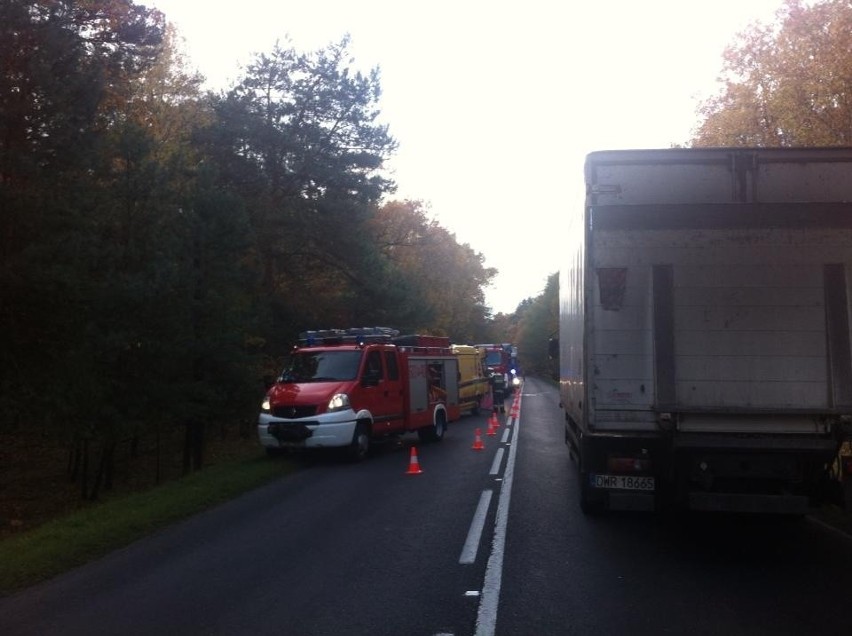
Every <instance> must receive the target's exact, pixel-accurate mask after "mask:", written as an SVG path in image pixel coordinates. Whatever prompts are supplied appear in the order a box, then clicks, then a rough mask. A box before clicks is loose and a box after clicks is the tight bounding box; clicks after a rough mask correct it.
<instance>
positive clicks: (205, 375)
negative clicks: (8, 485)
mask: <svg viewBox="0 0 852 636" xmlns="http://www.w3.org/2000/svg"><path fill="white" fill-rule="evenodd" d="M178 38H179V36H178V34H177V33H176V32H175V31H174V29H173V27H171V26H170V24H169V23H168V21H167V16H165V15H163V14H162V13H160V12H159V11H157V10H154V9H150V8H147V7H145V6H142V5H140V4H136V3H134V2H132V1H131V0H89V1H86V2H81V1H71V0H3V2H0V61H2V67H0V68H2V71H0V298H2V302H1V303H0V369H2V374H0V438H2V439H3V440H4V442H6V443H4V444H3V446H4V448H5V449H7V450H5V451H0V453H2V454H4V455H5V457H4V461H3V462H2V464H3V471H4V473H6V475H8V474H9V472H11V471H13V470H14V469H13V468H10V466H13V465H14V462H13V461H12V460H13V459H14V460H16V461H17V460H19V459H20V457H18V455H21V454H22V453H25V451H24V449H26V448H30V447H33V446H34V445H35V446H38V445H39V444H40V443H41V442H39V441H38V440H43V441H45V443H47V442H46V440H49V442H50V444H53V445H57V444H58V445H60V446H62V447H63V448H65V449H67V466H65V465H62V466H60V469H61V470H64V471H65V472H66V473H67V477H68V479H69V481H71V482H75V483H77V484H78V489H79V493H80V497H81V498H83V499H96V498H97V497H98V496H99V494H101V493H102V492H103V491H105V490H109V489H110V488H111V487H112V484H113V481H114V475H115V471H116V457H117V456H118V457H124V456H135V455H136V454H138V453H139V452H141V450H144V448H146V446H150V445H154V447H155V448H156V453H157V457H158V460H157V461H158V466H159V455H160V454H161V452H162V453H163V454H165V453H166V451H161V448H160V447H161V440H166V439H178V440H179V444H180V445H181V451H182V452H181V465H182V470H183V471H184V472H188V471H192V470H195V469H198V468H200V467H201V466H203V464H204V455H203V451H204V447H205V436H208V437H209V431H210V430H211V429H212V428H215V427H217V426H222V425H224V424H223V423H233V422H240V423H242V426H243V427H245V422H247V421H250V420H251V418H252V417H255V416H256V412H257V406H258V403H259V399H260V397H261V396H262V393H263V390H264V386H263V381H264V378H265V377H269V376H274V375H275V374H277V372H278V370H279V366H280V364H281V360H282V357H283V356H284V355H285V354H286V352H287V350H288V349H289V348H290V347H291V346H292V344H293V343H294V342H295V340H296V337H297V334H298V333H299V332H300V331H302V330H305V329H317V328H339V327H347V326H374V325H383V326H384V325H386V326H392V327H394V328H396V329H399V330H401V331H402V332H412V333H414V332H422V333H433V334H440V335H448V336H450V338H451V340H452V341H453V342H457V343H471V344H472V343H474V342H485V341H495V340H496V341H500V342H505V341H509V340H512V339H513V338H514V337H515V335H516V331H517V328H518V325H517V320H516V319H515V317H514V316H506V315H503V314H500V315H498V316H494V315H492V312H491V310H490V308H489V307H488V306H486V304H485V296H484V289H485V288H486V286H487V285H488V284H489V282H490V281H491V280H492V279H493V277H494V276H495V274H496V271H495V270H494V269H493V268H490V267H487V266H486V264H485V261H484V257H483V255H482V254H480V253H477V252H476V251H475V250H474V249H472V248H471V246H470V245H468V244H461V243H459V242H458V241H457V240H456V237H455V235H454V234H453V233H452V232H451V231H449V230H447V229H446V228H444V227H442V226H440V225H439V224H438V223H437V222H435V221H434V220H432V219H431V218H430V215H429V209H428V205H427V204H425V203H423V202H421V201H411V200H396V199H394V197H393V194H394V183H393V181H392V180H391V179H390V178H389V177H388V176H387V174H386V173H385V171H384V170H383V167H384V163H385V162H386V161H387V159H388V158H389V157H391V156H392V154H393V153H394V151H395V149H396V145H397V144H396V140H395V139H394V137H393V136H392V134H391V131H390V130H389V127H388V125H386V124H383V123H381V120H380V113H381V108H380V98H381V83H380V75H379V72H378V70H377V69H373V70H371V71H369V72H362V71H360V70H357V69H356V68H355V67H354V66H353V59H352V56H351V54H350V53H349V50H348V47H349V41H348V38H347V37H346V36H343V37H342V38H341V39H340V41H338V42H334V43H330V44H328V45H327V46H325V47H323V48H321V49H320V50H316V51H310V52H303V51H297V50H295V49H294V48H288V47H285V46H280V45H276V46H275V47H274V48H273V50H271V51H268V52H266V53H263V54H258V55H256V57H255V58H254V59H253V61H252V62H251V63H250V64H249V65H248V66H247V67H246V68H245V70H244V74H243V76H242V77H241V78H239V79H238V80H237V81H235V82H234V83H233V85H232V86H231V87H230V88H229V89H227V90H223V91H220V92H212V91H206V90H203V88H202V86H203V81H204V78H203V77H201V76H200V75H199V74H198V73H197V72H194V71H192V70H191V69H189V68H188V65H187V64H186V63H185V60H184V58H183V56H182V54H181V51H180V49H179V47H178V46H177V44H176V43H177V41H178ZM554 320H555V316H554ZM549 329H550V332H552V331H553V330H554V329H555V326H554V327H552V328H550V327H549ZM547 335H548V334H547V333H546V334H544V335H543V336H542V338H543V339H544V340H545V341H546V337H547ZM544 346H546V343H545V344H543V345H542V349H541V350H542V351H544ZM530 366H531V369H530V370H532V367H533V366H535V365H530ZM34 435H37V437H34ZM34 440H35V441H34ZM162 443H164V442H162ZM11 449H15V450H11ZM140 449H141V450H140ZM63 452H64V451H63ZM12 455H16V457H14V458H13V457H12ZM62 457H63V464H64V457H65V455H64V454H63V455H62ZM159 477H160V473H159V469H158V473H157V479H159ZM12 516H14V515H12Z"/></svg>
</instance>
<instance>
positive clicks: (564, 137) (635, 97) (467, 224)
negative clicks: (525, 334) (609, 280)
mask: <svg viewBox="0 0 852 636" xmlns="http://www.w3.org/2000/svg"><path fill="white" fill-rule="evenodd" d="M137 1H138V2H139V3H140V4H146V5H148V6H155V7H157V8H158V9H160V10H161V11H163V13H165V14H166V17H167V18H168V19H169V20H170V21H171V22H173V23H175V25H176V26H177V28H178V30H179V32H180V33H181V35H182V36H183V37H184V38H185V40H186V48H187V52H188V54H189V56H190V58H191V60H192V63H193V64H194V65H195V66H196V67H197V68H198V69H199V70H200V71H201V72H202V73H203V74H204V75H205V76H206V77H207V78H208V84H209V86H210V87H212V88H226V87H227V86H228V85H229V84H230V82H231V81H232V80H233V79H234V78H235V77H237V76H238V74H239V68H240V66H241V65H244V64H245V63H246V62H247V61H248V60H249V59H250V58H251V56H252V55H253V54H254V53H258V52H267V51H270V50H271V49H272V46H273V45H274V43H275V41H276V40H277V39H280V40H282V42H283V41H284V39H285V38H286V37H290V39H291V40H292V42H293V44H294V46H296V48H297V49H299V50H304V51H308V50H313V49H317V48H320V47H323V46H325V45H327V44H329V43H330V42H336V41H338V40H339V39H340V38H341V37H342V36H343V35H344V34H345V33H349V34H350V35H351V37H352V43H351V51H352V52H353V54H354V56H355V62H356V65H358V66H360V67H362V68H364V69H369V68H372V67H375V66H378V67H379V68H380V71H381V85H382V89H383V96H382V99H381V102H380V106H381V109H382V113H383V114H382V118H383V121H384V123H387V124H388V125H389V126H390V130H391V134H393V135H394V137H395V138H396V139H397V140H398V141H399V151H398V152H397V154H396V156H395V157H394V159H393V160H392V162H391V165H390V168H391V170H392V171H393V176H394V178H395V180H396V182H397V184H398V187H399V189H398V191H397V194H396V195H395V198H400V199H402V198H406V199H417V200H421V201H424V202H425V203H427V204H428V206H429V211H430V213H431V214H432V216H433V217H434V218H435V219H437V221H438V222H439V223H440V224H441V225H442V226H444V227H445V228H447V229H448V230H450V231H451V232H454V233H455V234H456V238H457V239H458V241H459V242H461V243H468V244H470V246H471V247H472V248H473V249H474V250H475V251H477V252H480V253H482V254H483V255H484V257H485V263H486V265H487V266H490V267H495V268H497V269H499V270H500V274H499V275H498V277H497V278H496V280H495V285H494V286H493V287H492V288H490V289H488V290H487V299H486V300H487V302H488V304H489V305H490V306H491V307H492V309H493V310H494V311H495V312H507V313H508V312H512V311H514V310H515V308H516V307H517V305H518V303H519V302H520V301H522V300H523V299H525V298H529V297H532V296H537V295H538V294H539V293H541V291H542V289H543V288H544V284H545V282H546V279H547V276H548V275H549V274H551V273H553V272H556V271H558V269H559V267H560V235H561V233H562V231H563V228H564V224H565V222H564V220H565V218H566V217H567V215H570V214H572V213H575V212H576V211H577V210H578V209H580V207H581V206H582V205H583V160H584V157H585V154H586V153H587V152H590V151H592V150H603V149H614V148H643V147H646V148H660V147H668V146H671V145H672V144H674V143H684V142H686V141H687V140H688V139H689V138H690V137H691V131H692V130H693V128H694V127H695V125H696V123H697V120H696V115H695V108H696V105H697V103H698V101H699V100H700V99H703V98H706V97H708V96H709V95H711V94H713V93H715V92H716V84H715V80H716V78H717V76H718V75H719V71H720V70H721V64H722V53H723V51H724V49H725V47H726V46H728V45H730V44H732V43H733V39H734V36H735V35H736V33H738V32H740V31H742V30H743V29H745V28H747V27H748V25H749V24H750V23H752V22H753V21H754V20H761V21H768V20H770V19H772V17H773V16H774V13H775V10H776V9H777V8H778V7H779V6H780V5H781V2H782V0H712V1H706V0H705V1H704V2H697V1H694V0H643V1H639V0H609V1H603V0H600V1H599V0H589V1H588V2H586V3H582V4H581V3H576V2H568V1H567V0H553V1H550V2H547V1H543V0H526V1H521V2H501V1H499V0H491V1H490V2H484V1H480V0H455V1H447V0H432V1H431V2H428V3H425V2H421V3H409V2H405V1H401V0H391V1H388V0H359V1H358V2H353V1H352V0H313V1H309V0H239V1H238V2H235V1H234V0H206V1H205V2H203V3H202V2H197V3H196V2H189V1H188V0H137Z"/></svg>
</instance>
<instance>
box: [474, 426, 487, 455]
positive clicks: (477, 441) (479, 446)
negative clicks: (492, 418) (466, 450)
mask: <svg viewBox="0 0 852 636" xmlns="http://www.w3.org/2000/svg"><path fill="white" fill-rule="evenodd" d="M473 432H474V435H475V437H474V439H473V446H471V448H472V449H473V450H485V444H483V443H482V433H481V432H480V430H479V429H478V428H477V429H475V430H474V431H473Z"/></svg>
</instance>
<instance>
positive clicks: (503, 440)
mask: <svg viewBox="0 0 852 636" xmlns="http://www.w3.org/2000/svg"><path fill="white" fill-rule="evenodd" d="M511 434H512V431H511V430H509V429H508V428H507V429H506V430H505V431H503V437H501V438H500V443H501V444H508V443H509V436H510V435H511Z"/></svg>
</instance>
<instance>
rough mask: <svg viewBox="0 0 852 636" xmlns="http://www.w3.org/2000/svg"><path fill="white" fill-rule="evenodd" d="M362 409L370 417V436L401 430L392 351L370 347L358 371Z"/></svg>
mask: <svg viewBox="0 0 852 636" xmlns="http://www.w3.org/2000/svg"><path fill="white" fill-rule="evenodd" d="M361 393H362V396H363V406H364V408H366V409H369V411H370V413H372V414H373V433H374V434H375V435H382V434H385V433H391V432H396V431H401V430H403V429H404V424H405V418H404V413H403V395H402V382H401V381H400V371H399V361H398V358H397V353H396V350H395V349H394V348H391V347H384V346H378V347H372V348H371V349H370V350H368V351H367V354H366V355H365V356H364V367H363V369H362V370H361Z"/></svg>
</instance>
